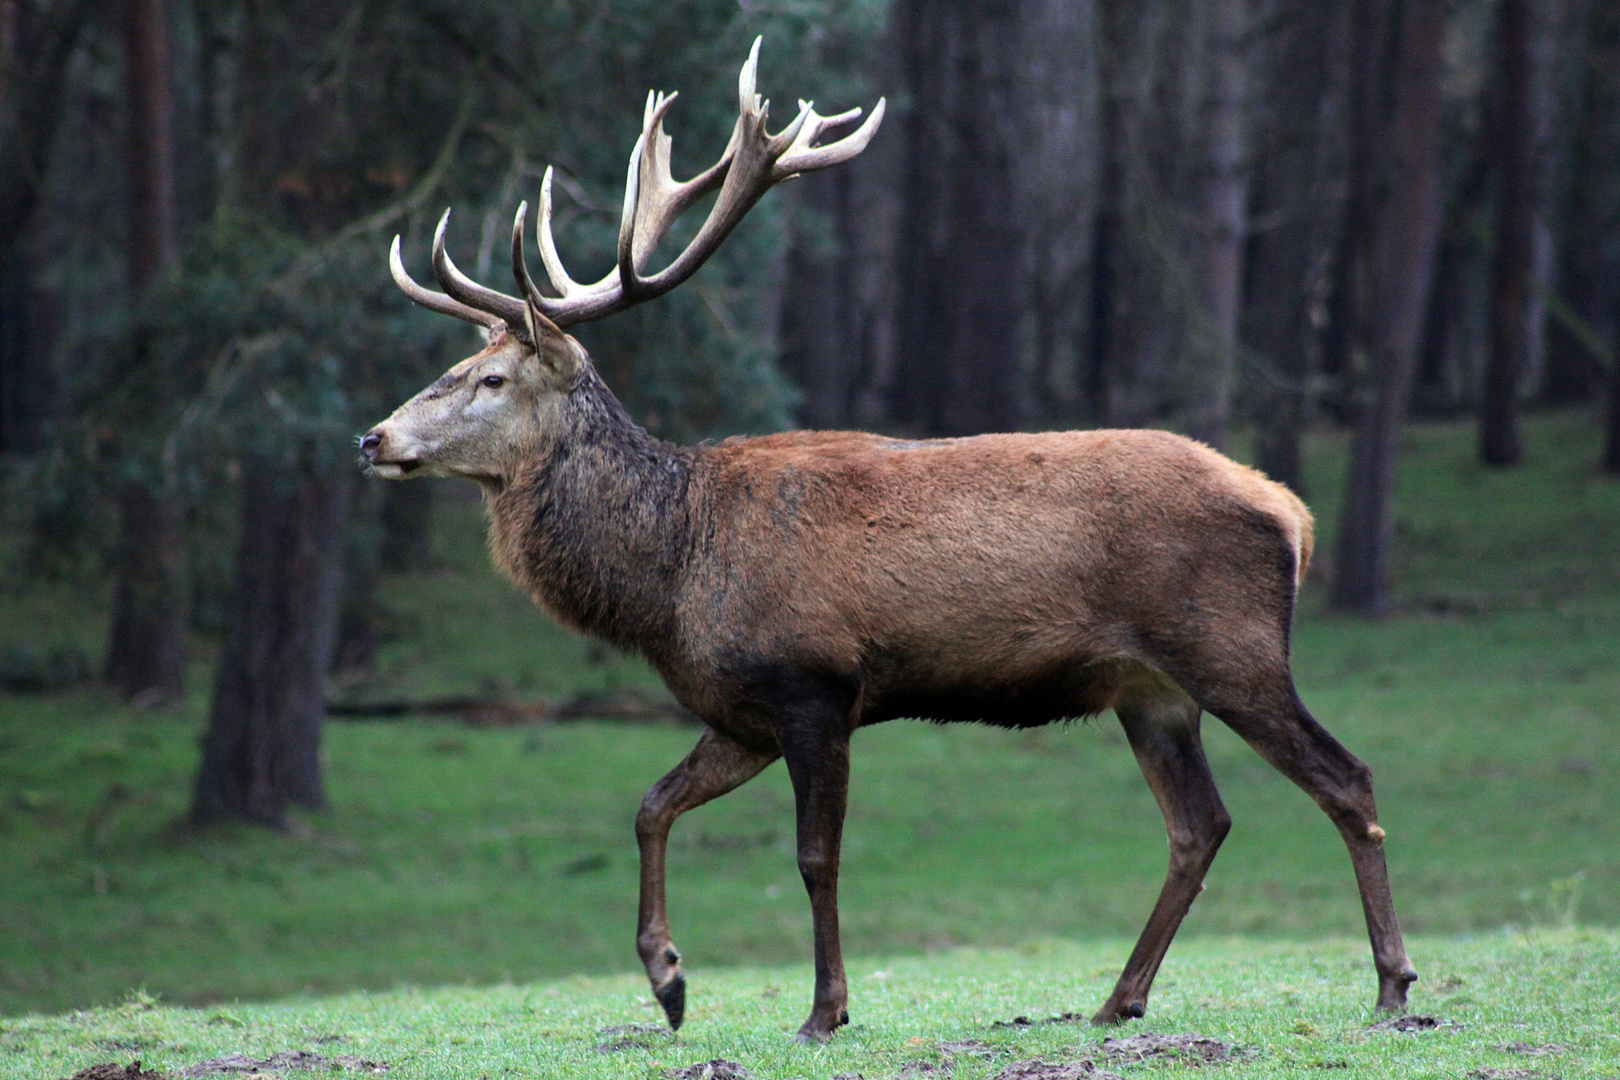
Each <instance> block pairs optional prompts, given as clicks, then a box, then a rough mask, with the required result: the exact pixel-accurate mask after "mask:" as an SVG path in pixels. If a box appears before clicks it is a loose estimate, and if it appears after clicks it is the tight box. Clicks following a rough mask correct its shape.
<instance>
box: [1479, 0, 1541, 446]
mask: <svg viewBox="0 0 1620 1080" xmlns="http://www.w3.org/2000/svg"><path fill="white" fill-rule="evenodd" d="M1496 55H1497V62H1496V80H1497V87H1496V90H1497V93H1496V105H1495V108H1494V109H1492V110H1491V115H1492V118H1493V122H1492V123H1491V125H1490V131H1489V134H1488V135H1487V145H1488V146H1489V147H1490V152H1491V154H1492V156H1493V157H1494V158H1495V161H1494V164H1495V166H1496V170H1495V171H1496V228H1495V230H1494V232H1495V248H1494V250H1493V251H1492V254H1491V300H1490V352H1489V356H1488V357H1487V360H1486V365H1485V381H1484V386H1483V387H1482V388H1481V396H1480V408H1479V447H1480V457H1481V458H1482V459H1483V460H1484V462H1485V464H1487V465H1498V466H1505V465H1517V464H1518V463H1519V460H1520V458H1521V457H1523V450H1522V449H1521V447H1520V445H1519V375H1520V373H1521V372H1522V371H1523V370H1524V363H1525V353H1526V349H1527V347H1528V345H1529V323H1528V316H1529V304H1530V288H1529V284H1530V256H1531V251H1530V248H1531V236H1530V233H1531V220H1530V140H1531V131H1532V128H1531V122H1530V86H1529V84H1530V6H1529V4H1528V3H1527V2H1526V0H1501V4H1500V5H1499V6H1498V8H1497V17H1496Z"/></svg>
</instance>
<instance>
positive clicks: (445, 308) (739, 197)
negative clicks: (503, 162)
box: [389, 38, 885, 336]
mask: <svg viewBox="0 0 1620 1080" xmlns="http://www.w3.org/2000/svg"><path fill="white" fill-rule="evenodd" d="M760 40H761V39H759V38H755V39H754V47H753V48H752V49H750V50H749V53H748V62H747V63H746V64H744V65H743V69H742V73H741V75H740V76H738V79H737V94H738V99H739V100H738V116H737V124H736V127H734V128H733V129H732V132H731V141H730V142H729V143H728V144H727V146H726V150H725V153H723V154H722V155H720V160H719V161H717V162H715V163H714V164H713V165H711V166H709V167H708V168H707V169H705V170H703V172H701V173H699V174H698V175H697V176H694V177H692V178H691V179H690V180H684V181H677V180H676V179H675V178H674V176H673V175H672V174H671V172H670V165H669V162H670V145H671V140H670V137H669V136H668V135H666V134H665V133H664V117H665V115H666V114H667V113H668V112H669V109H670V106H671V105H673V104H674V102H675V97H676V95H674V94H662V93H648V95H647V107H646V109H645V110H644V112H643V113H642V123H641V136H640V138H638V139H637V140H636V146H635V149H634V150H632V151H631V152H630V168H629V173H628V175H627V177H626V179H625V192H624V212H623V215H622V216H621V218H620V220H619V246H618V260H617V265H615V266H614V267H613V269H612V270H610V271H608V273H607V275H606V276H605V277H603V278H602V279H601V280H600V281H597V282H594V283H593V284H590V285H581V284H580V283H579V282H577V281H575V280H574V279H573V278H572V277H570V276H569V274H568V271H567V270H566V269H564V267H563V264H562V259H561V258H559V257H558V255H557V243H556V240H555V238H554V237H553V236H552V234H551V175H552V173H551V169H550V168H547V169H546V175H545V179H544V180H543V181H542V182H541V184H540V215H539V224H538V226H537V233H538V236H539V241H540V258H541V261H542V262H543V263H544V264H545V268H546V276H547V277H548V278H550V280H551V284H552V287H553V288H554V289H555V290H556V291H557V292H558V293H559V294H560V295H559V296H555V297H551V296H542V295H541V294H540V291H539V289H537V288H536V287H535V284H534V281H533V280H532V279H531V278H530V277H529V269H528V266H527V264H526V262H525V259H524V255H523V231H524V227H525V223H526V221H527V217H528V204H527V203H523V204H522V205H520V206H519V207H518V211H517V217H516V219H515V220H514V221H513V226H512V274H513V276H514V277H515V278H516V279H517V283H518V289H519V291H520V292H521V294H522V296H523V299H518V298H517V297H514V296H507V295H506V294H504V293H499V292H496V291H495V290H493V289H489V288H486V287H485V286H483V285H480V284H478V283H477V282H476V281H473V280H472V279H471V278H469V277H467V276H466V275H465V274H463V273H461V271H459V270H457V269H456V266H455V264H454V263H452V262H451V261H450V256H449V254H448V253H446V252H445V250H444V232H445V225H446V224H447V223H448V221H449V219H450V211H449V210H446V211H445V212H444V217H443V218H441V219H440V221H439V227H438V230H437V231H436V232H435V233H434V237H433V271H434V275H435V276H436V277H437V278H438V279H439V284H440V285H442V286H443V287H444V290H445V291H444V292H443V293H436V292H432V291H431V290H428V289H424V288H423V287H422V286H420V285H418V284H416V282H414V281H412V280H411V279H410V277H409V275H407V274H406V273H405V268H404V266H403V265H402V264H401V263H400V261H399V238H398V237H395V238H394V249H393V252H392V254H391V255H390V260H389V265H390V267H391V268H392V270H393V274H394V280H395V281H396V282H397V283H398V284H399V287H400V288H401V289H403V290H404V291H405V294H406V295H407V296H409V297H410V298H411V299H412V300H414V301H416V302H417V303H418V304H421V305H422V306H423V307H427V308H431V309H432V310H434V311H438V312H442V313H444V314H446V315H454V316H456V317H457V318H459V319H466V320H468V321H469V322H476V323H481V324H482V325H484V326H493V325H495V324H496V323H499V322H505V323H506V324H507V325H508V326H509V327H511V328H512V330H513V331H514V332H516V333H518V334H520V335H524V336H527V334H528V327H527V325H526V323H525V311H526V310H527V309H530V308H532V309H533V310H534V311H535V312H537V313H538V314H539V315H540V316H542V317H544V318H545V319H549V320H550V321H551V322H552V323H554V324H555V325H556V326H558V327H559V328H560V327H566V326H572V325H574V324H575V323H582V322H589V321H591V320H593V319H600V318H603V317H605V316H607V315H611V314H613V313H614V312H616V311H622V310H623V309H625V308H627V307H630V306H631V305H632V304H638V303H640V302H642V301H643V300H651V299H652V298H653V297H656V296H662V295H663V294H664V293H666V292H669V290H671V289H673V288H675V287H676V286H677V285H679V284H680V283H681V282H683V281H685V280H686V279H687V278H689V277H691V276H692V275H693V274H694V273H696V272H697V270H698V268H699V267H700V266H702V265H703V264H704V262H706V261H707V260H708V258H709V256H711V255H713V254H714V252H715V250H716V249H717V248H719V246H720V245H721V243H722V242H724V240H725V238H726V237H727V236H729V235H730V234H731V230H732V229H734V228H736V227H737V223H738V222H739V221H741V220H742V219H743V217H744V216H745V215H746V214H747V213H748V211H749V210H751V209H753V207H754V204H755V203H757V202H759V200H760V198H761V197H762V196H763V195H764V194H765V192H767V191H769V190H770V189H771V188H772V187H773V186H775V185H776V184H779V183H781V182H782V181H783V180H786V179H788V178H789V177H792V176H797V175H798V174H800V173H806V172H812V171H814V170H816V169H824V168H826V167H827V166H829V165H837V164H839V163H840V162H844V161H848V160H849V159H850V158H852V157H854V156H855V155H857V154H859V153H860V152H861V151H862V150H864V149H866V145H867V143H869V142H871V141H872V136H873V135H874V134H876V133H877V129H878V125H879V124H881V123H882V122H883V111H884V105H885V102H884V101H883V99H881V98H880V99H878V103H877V107H876V108H875V109H873V110H872V115H871V116H870V117H868V118H867V120H866V122H865V123H864V124H862V125H861V126H860V127H859V128H857V129H856V130H855V131H853V132H851V133H850V134H849V135H846V136H845V137H844V138H842V139H839V140H837V141H836V142H832V143H828V144H827V145H825V146H817V145H815V143H816V140H817V139H819V138H820V137H821V136H822V135H823V134H825V133H826V132H828V131H831V130H832V129H834V128H838V127H842V126H843V125H845V124H848V123H850V122H851V121H853V120H855V119H856V118H857V117H859V116H860V115H861V110H860V109H851V110H849V111H848V112H845V113H839V114H838V115H837V116H821V115H819V114H818V113H816V111H815V110H814V109H813V108H812V107H811V105H810V103H809V102H806V101H801V102H799V112H798V115H797V116H795V117H794V119H793V122H792V123H790V124H789V125H788V126H787V127H786V128H784V129H783V130H782V131H781V132H779V133H778V134H776V135H772V134H770V133H769V132H768V131H767V130H766V120H767V118H768V116H769V113H770V103H769V102H766V101H764V100H762V99H761V98H760V96H759V95H758V94H756V93H755V92H754V81H755V73H756V71H757V69H758V67H759V46H760ZM716 188H719V189H720V194H719V195H718V196H717V197H716V198H715V202H714V207H713V208H712V209H711V210H710V211H709V216H708V218H707V220H705V221H704V222H703V226H702V228H700V229H699V230H698V232H697V235H696V236H695V237H693V238H692V242H691V243H690V244H688V245H687V246H686V249H685V250H684V251H682V252H681V253H680V254H679V255H677V256H676V257H675V258H674V259H673V260H672V261H671V262H670V263H669V265H668V266H666V267H664V269H662V270H660V271H658V272H657V273H655V274H652V275H647V274H645V273H644V270H645V268H646V264H647V260H648V259H649V258H651V257H652V253H653V252H654V251H655V250H656V249H657V247H658V244H659V242H660V241H662V240H663V239H664V237H665V235H666V234H667V233H668V232H669V229H670V226H672V225H673V224H674V223H675V220H676V219H677V218H679V217H680V216H681V214H683V213H685V212H686V211H687V210H688V209H690V208H691V206H692V204H693V203H695V202H697V201H698V200H699V199H701V198H703V196H705V195H707V194H709V193H710V192H712V191H714V190H715V189H716ZM446 294H448V295H446Z"/></svg>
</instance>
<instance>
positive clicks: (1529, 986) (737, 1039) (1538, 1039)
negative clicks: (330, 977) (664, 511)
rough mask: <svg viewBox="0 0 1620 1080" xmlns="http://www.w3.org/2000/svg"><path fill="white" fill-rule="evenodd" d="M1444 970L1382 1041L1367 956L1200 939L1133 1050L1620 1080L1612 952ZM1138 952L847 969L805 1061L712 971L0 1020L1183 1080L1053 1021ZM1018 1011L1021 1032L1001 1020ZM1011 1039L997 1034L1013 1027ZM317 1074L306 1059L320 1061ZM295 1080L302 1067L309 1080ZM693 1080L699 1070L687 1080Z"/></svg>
mask: <svg viewBox="0 0 1620 1080" xmlns="http://www.w3.org/2000/svg"><path fill="white" fill-rule="evenodd" d="M1412 944H1413V949H1412V954H1413V957H1414V958H1415V959H1416V960H1417V962H1418V964H1419V965H1420V966H1422V967H1424V968H1425V970H1426V971H1427V972H1428V973H1429V977H1430V978H1429V982H1428V983H1427V989H1421V990H1419V991H1418V992H1417V996H1416V998H1415V1004H1417V1005H1418V1006H1419V1007H1420V1008H1423V1009H1424V1010H1425V1011H1426V1014H1427V1015H1429V1016H1430V1017H1431V1018H1432V1019H1434V1020H1437V1021H1439V1022H1440V1024H1441V1025H1443V1026H1436V1027H1435V1028H1433V1029H1430V1030H1416V1031H1390V1030H1381V1029H1379V1028H1377V1027H1374V1026H1372V1025H1374V1024H1375V1023H1376V1022H1377V1020H1378V1018H1377V1017H1375V1016H1373V1015H1372V1014H1371V1012H1370V1011H1369V1010H1368V1009H1367V1008H1366V1003H1367V1001H1368V1000H1370V993H1369V985H1368V979H1367V973H1366V966H1365V961H1364V958H1363V955H1362V953H1363V951H1364V946H1362V945H1361V943H1359V942H1339V941H1327V942H1319V943H1316V944H1314V945H1302V944H1287V943H1280V942H1266V943H1257V942H1254V941H1252V940H1248V939H1240V940H1227V939H1218V938H1200V939H1196V940H1192V941H1187V942H1184V943H1182V944H1180V945H1178V947H1177V948H1176V949H1175V950H1173V951H1172V953H1171V956H1170V959H1169V960H1168V962H1167V963H1166V965H1165V967H1164V970H1163V972H1162V973H1161V975H1160V980H1159V986H1158V988H1157V989H1156V990H1155V994H1154V1002H1153V1008H1152V1011H1151V1012H1150V1013H1149V1016H1148V1018H1147V1019H1146V1020H1144V1021H1142V1022H1141V1023H1137V1024H1132V1025H1131V1026H1130V1028H1129V1029H1128V1035H1129V1036H1132V1037H1135V1043H1134V1044H1127V1045H1128V1046H1130V1045H1134V1046H1135V1048H1137V1049H1150V1048H1151V1046H1150V1047H1142V1046H1141V1043H1142V1042H1143V1041H1144V1039H1143V1038H1142V1037H1143V1036H1146V1038H1147V1039H1148V1040H1153V1039H1155V1037H1157V1036H1167V1035H1168V1036H1173V1035H1183V1036H1185V1035H1198V1036H1202V1037H1203V1038H1205V1039H1208V1040H1213V1041H1214V1042H1215V1043H1218V1044H1220V1045H1219V1046H1212V1045H1210V1044H1203V1045H1202V1046H1195V1047H1193V1048H1186V1049H1183V1053H1184V1054H1185V1053H1188V1051H1189V1050H1192V1051H1196V1050H1199V1049H1203V1050H1205V1052H1209V1051H1213V1052H1214V1054H1215V1055H1216V1056H1217V1058H1218V1057H1219V1055H1221V1054H1223V1053H1224V1054H1226V1055H1227V1058H1226V1063H1225V1064H1222V1065H1220V1066H1218V1067H1216V1068H1214V1069H1212V1070H1200V1071H1203V1072H1205V1073H1206V1074H1207V1073H1209V1072H1214V1073H1215V1074H1216V1075H1218V1076H1223V1077H1233V1078H1234V1080H1236V1078H1239V1077H1242V1078H1248V1077H1255V1078H1269V1077H1299V1076H1329V1077H1345V1078H1347V1080H1348V1078H1356V1080H1360V1078H1373V1077H1378V1078H1400V1080H1423V1078H1430V1077H1434V1078H1441V1077H1444V1078H1446V1080H1459V1078H1462V1077H1478V1078H1484V1080H1510V1078H1511V1080H1523V1078H1527V1077H1548V1076H1557V1077H1562V1078H1565V1080H1576V1078H1594V1080H1596V1078H1602V1077H1614V1076H1616V1075H1620V1031H1617V1029H1616V1027H1615V1024H1614V1017H1615V1015H1616V1012H1617V1011H1620V937H1617V936H1616V935H1615V934H1613V933H1600V932H1597V931H1577V932H1567V931H1566V932H1545V931H1532V932H1530V933H1528V934H1511V935H1508V934H1497V935H1493V936H1490V937H1486V938H1478V939H1468V940H1459V939H1417V940H1415V941H1414V942H1413V943H1412ZM1127 947H1128V946H1127V943H1125V942H1107V943H1093V944H1073V943H1063V944H1057V943H1053V944H1031V945H1028V946H1026V947H1024V948H1022V949H1019V950H977V949H957V950H952V951H949V952H945V953H941V954H937V955H934V956H930V957H925V958H917V957H911V958H901V959H896V960H885V961H881V962H875V961H872V960H861V961H857V962H855V963H854V964H852V965H851V969H850V974H851V977H852V979H851V982H852V997H851V1002H850V1007H851V1012H852V1017H853V1023H852V1024H851V1026H850V1027H848V1028H844V1029H842V1030H841V1031H840V1032H839V1035H838V1038H837V1039H836V1040H834V1041H833V1042H832V1043H831V1044H829V1045H826V1046H818V1047H805V1046H799V1045H797V1044H795V1043H794V1042H793V1041H792V1039H791V1037H790V1036H791V1034H792V1032H793V1031H794V1030H796V1029H797V1027H798V1024H799V1021H800V1020H801V1019H802V1012H803V1009H804V1005H805V1001H806V998H807V995H808V987H809V982H810V971H809V969H808V967H805V966H799V967H791V968H728V969H724V970H714V971H709V970H703V969H698V970H697V971H696V972H695V974H696V976H697V977H698V978H699V979H700V981H701V986H702V988H703V990H702V993H701V995H700V996H699V998H698V999H697V1000H696V1001H695V1002H694V1004H695V1008H694V1010H693V1011H692V1013H691V1015H690V1016H689V1018H688V1021H687V1024H686V1025H685V1026H684V1027H683V1028H682V1029H681V1032H680V1034H679V1035H678V1036H675V1035H671V1034H670V1033H669V1031H668V1029H667V1028H663V1027H661V1025H658V1024H656V1023H654V1022H653V1021H654V1020H655V1012H656V1005H655V1004H654V1003H653V1002H652V1001H651V1000H649V999H648V998H647V997H646V996H645V994H644V990H645V987H644V986H643V985H642V983H641V981H640V980H639V979H637V978H633V977H627V976H608V977H594V978H593V977H588V976H576V977H573V978H569V979H566V980H562V981H559V982H548V983H540V984H531V985H522V986H515V985H502V986H496V987H491V988H483V989H473V988H441V989H433V990H410V989H403V990H395V991H389V992H384V993H376V994H365V993H360V994H347V995H343V996H338V997H327V998H308V997H306V998H295V999H292V1000H289V1001H283V1002H280V1003H276V1004H270V1005H239V1004H231V1005H226V1006H215V1007H211V1008H204V1009H179V1008H170V1007H164V1006H162V1005H160V1004H156V1003H154V1002H153V1001H152V1000H151V999H150V998H148V997H144V996H141V995H132V996H131V997H130V998H129V999H127V1000H126V1001H124V1002H123V1003H121V1004H119V1005H116V1006H113V1007H111V1008H104V1009H96V1010H91V1011H86V1012H76V1013H70V1014H68V1015H65V1016H53V1017H30V1018H25V1019H20V1020H10V1021H6V1022H4V1024H3V1026H0V1078H16V1080H23V1078H27V1080H40V1078H44V1077H55V1076H67V1075H70V1074H71V1073H72V1072H73V1071H74V1070H76V1069H79V1068H82V1067H84V1066H86V1065H89V1064H91V1063H94V1062H103V1061H108V1060H118V1061H123V1062H127V1061H129V1060H131V1059H133V1058H139V1059H140V1060H142V1061H143V1062H144V1063H145V1064H146V1065H147V1066H148V1067H156V1068H159V1069H164V1070H168V1069H175V1068H178V1067H183V1066H186V1065H191V1064H195V1063H198V1062H201V1061H204V1060H211V1059H219V1058H222V1057H224V1056H225V1055H227V1054H240V1055H243V1056H245V1057H247V1058H249V1059H253V1060H258V1061H264V1060H266V1059H272V1057H273V1055H277V1054H296V1053H305V1054H319V1055H321V1056H322V1057H323V1058H325V1059H327V1061H331V1062H335V1061H341V1060H343V1059H348V1062H347V1063H348V1064H350V1065H351V1068H350V1069H348V1070H345V1071H343V1073H342V1074H341V1075H351V1076H352V1075H365V1073H363V1072H361V1071H360V1070H359V1069H355V1068H353V1067H352V1066H353V1065H354V1064H357V1062H356V1061H355V1059H358V1060H359V1061H366V1062H372V1063H376V1064H387V1065H388V1066H389V1068H388V1073H387V1075H388V1076H390V1077H393V1078H396V1080H463V1078H465V1080H491V1078H495V1077H502V1078H505V1077H570V1078H581V1080H589V1078H597V1077H601V1078H608V1077H614V1078H621V1077H623V1078H631V1077H633V1078H636V1080H651V1078H657V1077H661V1076H666V1075H668V1074H669V1073H668V1071H669V1070H678V1069H683V1068H688V1067H690V1066H692V1065H694V1064H697V1063H700V1062H712V1061H714V1060H715V1059H723V1060H726V1061H730V1062H734V1063H736V1064H738V1065H741V1066H743V1067H744V1068H746V1069H748V1070H749V1072H750V1073H751V1074H752V1075H753V1076H754V1077H756V1078H757V1080H774V1078H786V1077H815V1078H828V1077H836V1076H840V1075H842V1076H861V1077H865V1078H867V1080H878V1078H887V1077H896V1076H899V1077H910V1078H913V1080H929V1078H930V1077H934V1078H939V1080H944V1077H946V1076H949V1077H951V1080H987V1078H990V1077H993V1076H995V1075H996V1074H997V1073H998V1072H1000V1071H1002V1070H1003V1069H1007V1068H1008V1067H1009V1066H1011V1065H1014V1064H1016V1063H1019V1062H1025V1061H1030V1060H1040V1061H1045V1062H1049V1063H1054V1064H1075V1063H1077V1062H1079V1061H1081V1060H1083V1059H1086V1058H1090V1059H1092V1060H1094V1061H1095V1062H1096V1064H1097V1065H1098V1067H1100V1068H1101V1069H1104V1070H1107V1071H1108V1072H1111V1073H1114V1074H1116V1075H1123V1076H1127V1077H1137V1076H1142V1077H1154V1076H1158V1075H1163V1074H1173V1075H1181V1074H1184V1073H1185V1072H1187V1071H1188V1069H1187V1062H1186V1059H1185V1058H1183V1059H1182V1060H1180V1061H1178V1060H1177V1059H1176V1058H1173V1057H1169V1056H1148V1057H1146V1058H1145V1059H1142V1060H1137V1059H1136V1058H1135V1057H1134V1056H1133V1055H1130V1054H1122V1053H1120V1052H1118V1048H1117V1047H1110V1046H1109V1045H1107V1044H1105V1043H1104V1042H1103V1040H1104V1038H1105V1037H1109V1036H1112V1037H1116V1038H1117V1037H1119V1036H1120V1035H1122V1034H1127V1033H1124V1032H1099V1031H1097V1030H1096V1029H1094V1028H1092V1027H1090V1026H1089V1025H1087V1024H1085V1023H1083V1022H1081V1023H1073V1022H1066V1023H1043V1022H1041V1021H1045V1020H1047V1019H1048V1018H1051V1017H1057V1016H1061V1015H1062V1014H1064V1013H1066V1012H1068V1011H1069V1010H1071V1009H1074V1008H1076V1007H1077V1006H1082V1007H1084V1008H1085V1009H1086V1010H1087V1011H1088V1012H1089V1010H1090V1008H1091V1007H1093V1006H1094V1005H1095V1003H1096V1002H1098V1001H1099V1000H1100V999H1101V998H1102V997H1103V995H1104V994H1105V993H1106V991H1107V988H1108V986H1109V984H1110V983H1111V981H1112V978H1113V976H1114V974H1115V972H1116V969H1117V965H1118V964H1119V963H1120V961H1121V960H1122V959H1123V957H1124V955H1125V952H1126V950H1127ZM1017 1017H1026V1018H1028V1019H1030V1020H1032V1021H1034V1023H1032V1024H1030V1025H1028V1026H1016V1027H1015V1026H1007V1022H1008V1021H1012V1020H1014V1019H1015V1018H1017ZM998 1022H1000V1025H1001V1026H998ZM306 1060H307V1059H306ZM290 1075H291V1076H308V1075H314V1074H311V1073H303V1072H294V1073H291V1074H290ZM688 1075H691V1074H688Z"/></svg>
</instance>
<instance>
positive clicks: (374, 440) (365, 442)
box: [360, 431, 382, 461]
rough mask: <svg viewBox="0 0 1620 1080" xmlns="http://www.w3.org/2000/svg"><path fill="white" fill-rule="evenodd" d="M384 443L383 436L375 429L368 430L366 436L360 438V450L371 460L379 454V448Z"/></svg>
mask: <svg viewBox="0 0 1620 1080" xmlns="http://www.w3.org/2000/svg"><path fill="white" fill-rule="evenodd" d="M381 445H382V436H381V435H379V434H377V433H376V432H375V431H368V432H366V437H365V438H363V439H361V440H360V452H361V453H362V454H364V455H366V460H367V461H370V460H371V459H372V458H374V457H376V456H377V448H378V447H379V446H381Z"/></svg>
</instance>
